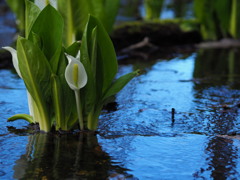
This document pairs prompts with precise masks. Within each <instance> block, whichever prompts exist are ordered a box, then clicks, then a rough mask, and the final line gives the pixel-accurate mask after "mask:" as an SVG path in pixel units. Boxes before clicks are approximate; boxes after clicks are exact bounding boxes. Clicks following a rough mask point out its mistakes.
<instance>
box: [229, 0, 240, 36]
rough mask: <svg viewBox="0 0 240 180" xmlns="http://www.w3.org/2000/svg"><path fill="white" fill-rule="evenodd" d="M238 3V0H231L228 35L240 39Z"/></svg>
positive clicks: (239, 7) (239, 4)
mask: <svg viewBox="0 0 240 180" xmlns="http://www.w3.org/2000/svg"><path fill="white" fill-rule="evenodd" d="M239 11H240V2H239V1H238V0H232V9H231V19H230V29H229V31H230V33H231V36H232V37H234V38H239V37H240V32H239V29H240V22H239V21H240V13H239Z"/></svg>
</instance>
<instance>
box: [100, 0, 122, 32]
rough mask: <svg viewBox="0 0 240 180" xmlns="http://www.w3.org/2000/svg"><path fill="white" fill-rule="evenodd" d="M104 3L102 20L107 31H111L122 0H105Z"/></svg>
mask: <svg viewBox="0 0 240 180" xmlns="http://www.w3.org/2000/svg"><path fill="white" fill-rule="evenodd" d="M104 5H105V6H104V7H103V9H102V11H104V17H102V18H100V20H101V21H102V23H103V26H104V27H105V29H106V31H107V32H108V33H111V32H112V29H113V25H114V23H115V20H116V17H117V14H118V9H119V5H120V0H105V2H104Z"/></svg>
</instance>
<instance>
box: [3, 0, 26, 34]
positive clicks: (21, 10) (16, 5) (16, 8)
mask: <svg viewBox="0 0 240 180" xmlns="http://www.w3.org/2000/svg"><path fill="white" fill-rule="evenodd" d="M6 2H7V4H8V5H9V6H10V8H11V10H12V11H13V12H14V13H15V15H16V17H17V20H18V21H17V24H18V28H19V29H20V30H21V31H24V28H25V0H17V1H16V0H6Z"/></svg>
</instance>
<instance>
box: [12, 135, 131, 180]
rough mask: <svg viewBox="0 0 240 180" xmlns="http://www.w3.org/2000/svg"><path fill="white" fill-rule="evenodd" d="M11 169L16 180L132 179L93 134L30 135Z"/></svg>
mask: <svg viewBox="0 0 240 180" xmlns="http://www.w3.org/2000/svg"><path fill="white" fill-rule="evenodd" d="M13 169H14V171H15V172H14V178H15V179H93V180H95V179H107V178H109V179H114V178H120V179H121V178H130V179H131V175H129V174H127V173H126V171H127V169H124V168H122V167H120V166H118V165H114V163H112V162H111V157H110V156H109V155H108V154H107V153H106V152H104V151H103V150H102V148H101V146H100V145H99V144H98V139H97V136H96V135H93V134H76V135H72V134H71V135H62V136H58V135H47V134H41V133H38V134H34V135H30V136H29V142H28V145H27V149H26V154H24V155H22V156H21V157H20V159H19V160H17V161H16V164H15V166H14V168H13Z"/></svg>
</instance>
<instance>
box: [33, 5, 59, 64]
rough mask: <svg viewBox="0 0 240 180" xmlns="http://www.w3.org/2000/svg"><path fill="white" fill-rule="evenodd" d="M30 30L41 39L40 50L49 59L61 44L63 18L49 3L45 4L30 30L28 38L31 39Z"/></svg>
mask: <svg viewBox="0 0 240 180" xmlns="http://www.w3.org/2000/svg"><path fill="white" fill-rule="evenodd" d="M31 32H34V33H36V34H37V35H39V36H40V38H41V40H42V45H43V47H42V51H43V52H44V54H45V56H46V58H47V59H48V60H50V59H51V58H52V57H53V56H54V54H55V52H56V51H57V50H58V49H59V47H60V46H61V45H62V34H63V19H62V17H61V15H60V14H59V13H58V12H57V11H56V9H55V8H53V7H52V6H51V5H48V6H46V7H45V8H44V9H43V10H42V11H41V13H40V14H39V15H38V17H37V19H36V21H35V22H34V24H33V26H32V29H31V30H30V33H29V35H30V37H29V39H30V40H32V39H33V37H32V36H31Z"/></svg>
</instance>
